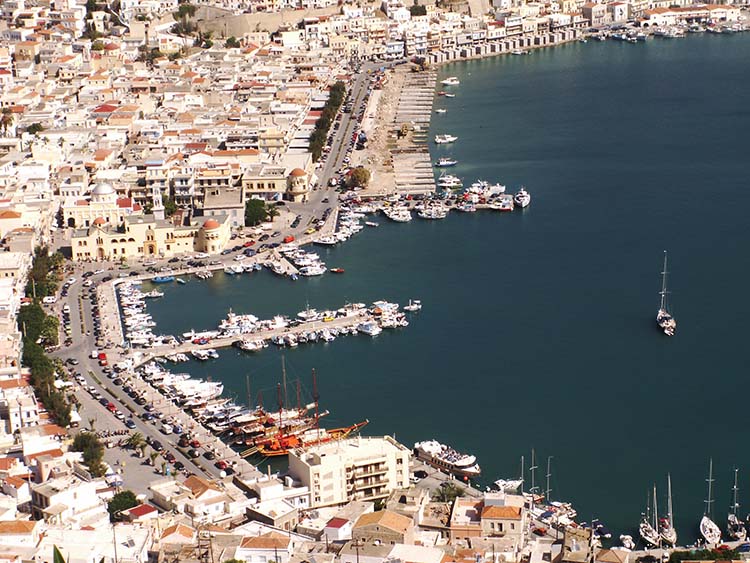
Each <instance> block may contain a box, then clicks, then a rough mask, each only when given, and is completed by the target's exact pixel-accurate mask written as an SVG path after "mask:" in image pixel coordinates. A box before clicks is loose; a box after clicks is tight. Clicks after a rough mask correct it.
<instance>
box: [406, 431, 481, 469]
mask: <svg viewBox="0 0 750 563" xmlns="http://www.w3.org/2000/svg"><path fill="white" fill-rule="evenodd" d="M414 453H415V454H416V456H417V459H421V460H422V461H425V462H426V463H428V464H429V465H431V466H432V467H435V468H436V469H439V470H441V471H446V472H448V473H452V474H453V475H456V476H458V477H468V478H473V477H478V476H479V475H480V474H481V473H482V470H481V469H480V467H479V464H477V458H476V457H474V456H473V455H468V454H462V453H460V452H457V451H456V450H454V449H453V448H451V447H450V446H446V445H444V444H441V443H440V442H438V441H436V440H426V441H424V442H417V443H416V444H414Z"/></svg>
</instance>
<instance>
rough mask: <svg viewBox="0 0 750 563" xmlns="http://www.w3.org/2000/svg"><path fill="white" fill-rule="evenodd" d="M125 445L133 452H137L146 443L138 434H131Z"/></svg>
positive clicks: (141, 435)
mask: <svg viewBox="0 0 750 563" xmlns="http://www.w3.org/2000/svg"><path fill="white" fill-rule="evenodd" d="M125 443H126V444H127V445H128V446H130V447H131V448H133V449H134V450H137V449H139V448H140V447H141V445H144V444H145V443H146V439H145V438H144V437H143V434H141V433H140V432H133V434H131V435H130V437H129V438H128V439H127V441H126V442H125Z"/></svg>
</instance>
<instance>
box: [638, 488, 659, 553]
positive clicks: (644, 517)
mask: <svg viewBox="0 0 750 563" xmlns="http://www.w3.org/2000/svg"><path fill="white" fill-rule="evenodd" d="M656 517H657V510H656V485H654V510H653V514H652V512H651V500H650V498H649V496H646V512H645V514H641V523H640V524H639V525H638V532H639V533H640V535H641V538H643V541H644V542H646V544H647V545H649V546H652V547H659V544H660V543H661V537H660V536H659V532H657V531H656V530H657V527H656V525H655V523H656V522H657V518H656Z"/></svg>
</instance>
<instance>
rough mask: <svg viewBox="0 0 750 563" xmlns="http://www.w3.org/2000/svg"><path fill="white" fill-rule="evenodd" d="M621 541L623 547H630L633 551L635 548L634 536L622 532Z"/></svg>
mask: <svg viewBox="0 0 750 563" xmlns="http://www.w3.org/2000/svg"><path fill="white" fill-rule="evenodd" d="M620 543H621V544H622V547H624V548H625V549H629V550H631V551H632V550H633V549H635V542H634V541H633V536H629V535H627V534H622V535H621V536H620Z"/></svg>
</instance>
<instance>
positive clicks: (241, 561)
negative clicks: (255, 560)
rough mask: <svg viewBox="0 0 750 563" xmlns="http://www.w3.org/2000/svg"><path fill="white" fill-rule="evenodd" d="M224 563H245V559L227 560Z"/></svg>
mask: <svg viewBox="0 0 750 563" xmlns="http://www.w3.org/2000/svg"><path fill="white" fill-rule="evenodd" d="M224 563H245V560H244V559H234V558H232V559H227V560H226V561H224Z"/></svg>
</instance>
